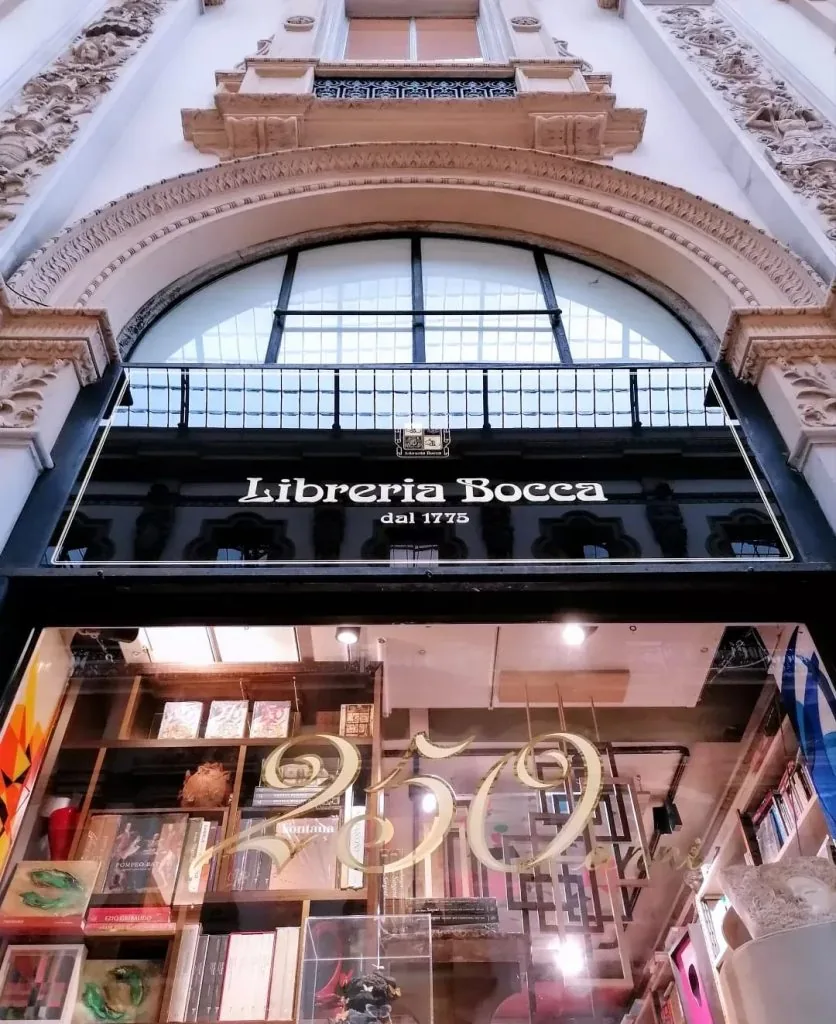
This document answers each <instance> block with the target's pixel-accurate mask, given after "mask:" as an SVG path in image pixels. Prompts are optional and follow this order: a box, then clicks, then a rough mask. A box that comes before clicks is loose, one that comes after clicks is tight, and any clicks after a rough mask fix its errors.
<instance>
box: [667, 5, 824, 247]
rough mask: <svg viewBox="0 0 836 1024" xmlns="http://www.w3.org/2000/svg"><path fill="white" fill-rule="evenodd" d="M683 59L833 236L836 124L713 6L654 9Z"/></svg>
mask: <svg viewBox="0 0 836 1024" xmlns="http://www.w3.org/2000/svg"><path fill="white" fill-rule="evenodd" d="M658 18H659V22H660V24H662V25H664V26H665V28H666V29H667V30H668V32H669V33H670V35H671V36H672V37H673V39H674V40H675V41H676V45H677V46H678V47H679V48H680V49H681V50H683V51H684V52H685V53H686V54H687V55H688V58H689V59H690V60H691V61H692V62H693V63H694V64H696V65H697V67H699V69H700V70H701V71H702V72H703V74H704V75H705V77H706V78H707V80H708V82H709V84H710V85H711V86H712V88H714V89H715V90H716V91H717V92H719V93H720V94H721V95H722V96H723V98H724V100H725V101H726V103H727V104H728V105H729V107H730V109H731V112H732V115H733V117H734V119H735V120H736V121H737V123H738V124H739V125H740V126H741V127H742V128H745V129H746V130H747V131H748V132H750V133H751V134H752V135H754V136H755V138H757V140H758V141H759V142H760V144H761V146H762V147H763V150H764V155H765V156H766V157H767V159H768V160H769V161H770V163H771V164H772V165H773V167H774V168H775V171H776V173H777V174H779V175H780V177H781V178H782V179H783V180H784V181H785V182H786V183H787V185H789V187H790V188H791V189H792V190H793V191H794V192H796V193H797V194H798V195H801V196H804V197H806V198H808V199H810V200H813V201H814V202H815V203H816V204H817V206H818V209H819V212H820V214H821V215H822V217H823V219H824V221H825V230H826V232H827V235H828V237H829V238H832V239H833V240H834V241H836V126H835V125H833V124H831V123H830V122H828V121H827V119H826V118H825V117H824V116H823V115H822V114H820V113H819V112H818V111H817V110H815V109H814V108H813V107H811V106H809V104H807V103H806V102H805V101H804V100H803V99H802V98H801V97H800V96H798V95H797V94H796V93H795V92H793V90H792V89H790V88H789V87H788V86H787V84H786V83H785V82H784V81H782V80H781V79H780V78H778V76H777V75H776V74H775V73H774V72H773V71H772V70H770V68H769V67H768V66H767V65H766V63H765V62H764V60H763V58H762V57H761V56H760V54H759V53H758V52H757V51H756V50H755V49H754V47H752V46H750V45H749V43H747V42H744V41H743V40H742V39H741V38H740V37H739V36H738V35H737V33H736V31H735V29H734V28H733V27H732V26H731V25H730V24H729V23H728V22H727V21H726V20H725V19H723V18H721V17H720V16H719V15H717V14H714V12H713V10H707V9H706V10H701V9H699V8H696V7H668V8H665V9H664V10H663V11H661V12H660V14H659V15H658Z"/></svg>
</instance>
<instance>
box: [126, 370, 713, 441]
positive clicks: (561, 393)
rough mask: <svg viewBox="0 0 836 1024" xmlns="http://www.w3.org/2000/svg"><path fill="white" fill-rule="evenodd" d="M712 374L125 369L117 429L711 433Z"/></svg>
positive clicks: (549, 371)
mask: <svg viewBox="0 0 836 1024" xmlns="http://www.w3.org/2000/svg"><path fill="white" fill-rule="evenodd" d="M711 372H712V367H711V366H708V365H694V364H689V365H686V364H672V363H667V364H665V365H663V366H658V365H648V364H644V365H635V366H591V365H586V366H582V365H574V366H559V365H555V366H543V365H540V366H528V365H520V364H514V365H509V364H488V365H480V366H471V365H432V366H429V365H423V366H414V365H406V364H404V365H386V366H380V365H378V366H359V367H358V366H275V365H273V366H264V365H260V366H207V365H201V366H195V365H192V366H171V365H163V366H160V365H157V366H143V365H132V366H130V367H128V378H129V394H130V402H131V404H130V405H126V404H123V405H122V406H121V407H120V408H118V409H117V410H116V413H115V415H114V425H115V426H119V427H145V428H148V427H150V428H174V427H177V428H181V429H185V428H236V429H238V428H252V429H287V430H334V429H338V430H392V429H398V428H401V427H404V426H406V425H408V424H418V425H420V426H424V427H441V428H448V429H450V430H479V429H488V428H495V429H516V430H525V429H543V430H556V429H578V428H597V429H602V428H617V427H621V428H625V427H626V428H633V429H640V428H645V427H652V428H663V427H714V426H721V425H722V424H724V423H725V422H726V420H725V415H724V413H723V410H722V409H721V408H719V407H718V406H717V405H716V403H711V402H709V401H708V400H707V399H708V395H709V390H710V384H709V381H710V377H711Z"/></svg>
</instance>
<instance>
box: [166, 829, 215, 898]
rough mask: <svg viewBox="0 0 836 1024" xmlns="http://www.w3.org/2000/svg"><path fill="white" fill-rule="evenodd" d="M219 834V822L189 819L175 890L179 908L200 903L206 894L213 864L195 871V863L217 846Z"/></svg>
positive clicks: (205, 865)
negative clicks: (216, 838) (216, 839)
mask: <svg viewBox="0 0 836 1024" xmlns="http://www.w3.org/2000/svg"><path fill="white" fill-rule="evenodd" d="M217 832H218V825H217V822H213V821H210V820H208V819H207V818H189V824H188V828H187V830H186V838H185V841H184V843H183V856H182V857H181V859H180V870H179V873H178V875H177V883H176V885H175V888H174V903H175V905H177V906H182V905H183V904H189V903H196V902H199V898H200V897H201V896H202V895H203V894H204V893H205V892H206V889H207V886H208V882H209V873H210V870H211V867H212V864H211V862H210V863H208V864H204V865H202V867H200V868H198V869H197V870H193V868H192V864H193V863H194V861H195V860H196V859H197V858H198V857H200V856H201V854H204V853H205V852H206V851H207V850H208V849H210V848H211V847H212V846H214V844H215V836H216V835H217Z"/></svg>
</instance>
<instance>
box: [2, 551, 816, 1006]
mask: <svg viewBox="0 0 836 1024" xmlns="http://www.w3.org/2000/svg"><path fill="white" fill-rule="evenodd" d="M394 550H395V549H394V548H393V555H394ZM416 554H417V549H415V550H413V551H412V552H411V556H410V557H414V556H415V555H416ZM15 691H16V695H15ZM11 694H12V701H11V705H10V708H9V711H8V713H7V716H6V719H5V723H4V724H3V726H2V732H1V733H0V767H2V770H3V775H2V779H3V792H2V798H3V806H4V808H5V814H4V818H3V827H2V832H0V872H2V895H0V933H2V938H3V948H2V951H0V1014H2V1015H3V1016H4V1017H5V1018H6V1019H15V1020H19V1019H20V1020H25V1019H33V1020H36V1019H37V1020H55V1021H61V1022H67V1024H70V1022H71V1021H78V1022H84V1024H104V1022H110V1024H115V1022H121V1021H126V1022H130V1024H157V1022H159V1021H167V1022H168V1021H171V1022H187V1021H195V1022H210V1021H217V1022H223V1021H226V1022H239V1021H241V1022H243V1021H265V1022H266V1021H272V1022H290V1021H294V1022H300V1024H301V1022H304V1024H309V1022H311V1024H312V1022H314V1021H317V1022H320V1024H321V1022H325V1021H345V1020H348V1021H351V1024H384V1022H385V1024H389V1022H392V1024H394V1021H396V1020H397V1021H404V1022H406V1021H410V1022H413V1021H414V1022H416V1024H436V1022H437V1024H446V1022H448V1021H452V1020H464V1021H486V1022H496V1024H512V1022H513V1024H545V1022H553V1021H557V1022H560V1024H569V1022H572V1024H575V1022H577V1021H583V1022H585V1024H621V1022H623V1021H625V1020H627V1021H631V1022H632V1021H637V1022H644V1021H647V1022H652V1021H657V1020H661V1021H687V1022H694V1024H703V1022H709V1021H710V1022H711V1024H736V1022H738V1021H741V1020H746V1021H749V1020H751V1021H755V1020H756V1021H757V1022H758V1024H786V1021H787V1020H788V1019H790V1018H788V1017H786V1016H783V1017H782V1016H781V1015H780V1014H781V1012H783V1010H784V1008H786V1006H788V1005H790V1004H798V1005H803V1006H804V1007H805V1014H807V1016H805V1018H804V1020H805V1021H816V1022H819V1021H825V1020H828V1019H829V1017H828V1016H827V1013H828V1012H829V1011H830V1010H831V1009H832V1002H831V1001H830V1000H831V999H832V997H831V993H830V990H829V986H828V984H827V975H826V972H823V971H822V967H821V965H822V963H823V960H822V957H823V956H826V955H827V949H828V946H827V942H829V940H830V937H832V930H833V927H834V926H836V864H834V859H833V858H834V846H833V839H832V836H833V831H834V826H836V774H834V769H833V766H832V763H831V761H830V760H829V758H828V756H827V751H828V750H830V749H832V741H833V737H834V735H836V734H835V733H834V729H836V724H834V721H833V718H832V715H830V714H829V712H828V710H827V709H828V707H833V706H834V702H836V690H834V687H833V684H832V681H831V678H830V676H829V675H828V672H827V671H826V669H825V667H824V666H823V665H822V662H821V660H820V658H819V656H818V654H817V652H816V651H815V648H814V647H813V644H812V641H811V638H810V636H809V634H808V632H807V630H806V629H805V628H804V627H803V626H801V627H799V626H795V625H792V624H784V625H775V624H746V625H742V624H740V623H734V624H725V623H711V622H703V623H691V624H687V623H680V624H676V625H674V624H665V623H657V624H653V623H643V622H639V623H630V622H626V621H625V622H623V623H598V624H595V625H592V624H589V625H587V624H584V623H581V622H569V621H566V622H543V623H510V624H509V623H486V624H481V625H474V624H471V625H456V624H445V625H440V624H432V623H430V624H421V625H392V624H388V623H385V622H381V623H378V624H375V625H374V626H368V627H352V628H350V629H349V628H347V627H340V626H339V624H337V623H332V624H330V625H323V624H318V625H310V626H299V627H288V626H277V627H270V626H263V625H262V626H258V627H252V628H247V627H245V626H240V625H239V626H224V627H212V626H188V627H148V628H143V627H125V628H121V629H118V630H116V629H100V628H96V627H91V628H87V629H67V630H58V629H51V630H46V631H45V632H43V633H42V634H41V636H40V639H39V641H38V645H37V647H36V649H35V653H34V655H33V656H32V658H31V660H30V662H29V664H28V665H26V666H25V668H24V671H23V674H22V675H21V677H20V679H19V680H17V681H13V687H12V690H11ZM813 698H814V699H813ZM24 752H25V756H24ZM820 953H821V955H819V954H820ZM761 956H768V961H769V963H771V964H776V963H777V964H780V968H781V969H780V971H779V970H766V971H764V970H761V971H754V972H753V970H752V966H751V965H752V964H753V963H757V962H758V961H759V958H760V957H761ZM773 1006H774V1007H775V1012H774V1013H773V1012H772V1008H773ZM752 1008H759V1015H756V1016H752V1015H751V1011H752Z"/></svg>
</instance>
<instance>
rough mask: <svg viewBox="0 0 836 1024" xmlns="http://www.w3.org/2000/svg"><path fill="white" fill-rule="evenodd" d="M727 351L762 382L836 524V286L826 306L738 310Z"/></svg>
mask: <svg viewBox="0 0 836 1024" xmlns="http://www.w3.org/2000/svg"><path fill="white" fill-rule="evenodd" d="M722 356H723V358H724V359H725V360H726V362H727V363H728V364H729V365H730V366H731V368H732V370H733V371H734V373H735V375H736V376H737V377H739V378H740V379H741V380H743V381H745V382H747V383H749V384H751V385H753V386H755V387H757V389H758V391H759V392H760V394H761V397H762V398H763V400H764V402H765V404H766V406H767V408H768V409H769V412H770V414H771V416H772V418H773V420H774V421H775V424H776V426H777V427H778V429H779V430H780V432H781V436H782V437H783V439H784V442H785V443H786V446H787V449H788V452H789V463H790V465H791V466H792V467H793V468H794V469H797V470H798V471H799V472H801V473H803V475H804V477H805V479H806V480H807V482H808V484H809V485H810V488H811V489H812V491H813V493H814V494H815V496H816V498H817V500H818V502H819V504H820V505H821V507H822V510H823V512H824V514H825V515H826V516H827V519H828V521H829V522H830V525H831V526H832V527H833V528H834V530H836V286H834V288H833V289H832V290H831V292H830V295H829V297H828V300H827V302H826V303H825V304H824V305H823V306H818V307H815V306H810V307H806V308H793V309H790V308H787V309H760V310H751V311H750V310H746V311H740V312H738V313H736V314H735V315H734V316H733V317H732V320H731V324H730V326H729V330H728V333H727V335H726V338H725V340H724V342H723V348H722Z"/></svg>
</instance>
